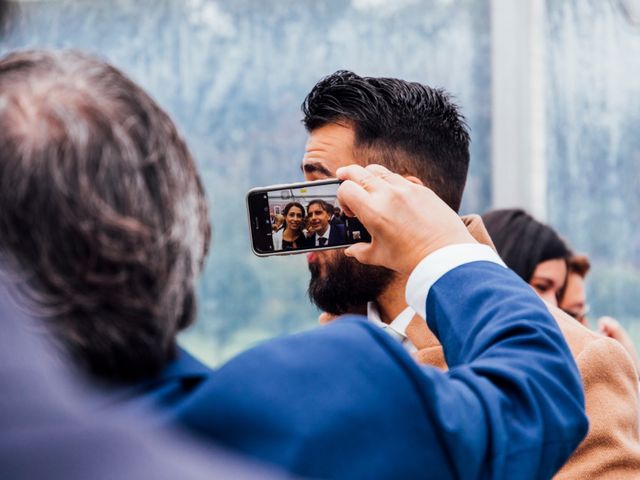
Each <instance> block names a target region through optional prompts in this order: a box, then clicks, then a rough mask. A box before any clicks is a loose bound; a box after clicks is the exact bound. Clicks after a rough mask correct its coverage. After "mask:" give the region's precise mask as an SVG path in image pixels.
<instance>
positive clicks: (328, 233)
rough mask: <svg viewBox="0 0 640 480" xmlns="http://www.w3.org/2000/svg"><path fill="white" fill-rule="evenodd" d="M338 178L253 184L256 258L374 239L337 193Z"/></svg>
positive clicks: (250, 211)
mask: <svg viewBox="0 0 640 480" xmlns="http://www.w3.org/2000/svg"><path fill="white" fill-rule="evenodd" d="M339 185H340V180H336V179H331V180H318V181H315V182H300V183H291V184H286V185H272V186H270V187H260V188H253V189H251V190H249V192H248V193H247V213H248V219H249V231H250V232H251V249H252V250H253V253H255V254H256V255H258V256H268V255H289V254H292V253H303V252H310V251H314V250H329V249H332V248H344V247H348V246H349V245H351V244H353V243H357V242H370V241H371V235H369V232H367V230H366V229H365V228H364V226H363V225H362V224H361V223H360V222H359V221H358V219H357V218H354V217H347V216H346V215H345V214H344V212H343V210H342V207H341V206H340V202H338V197H337V195H336V193H337V191H338V186H339Z"/></svg>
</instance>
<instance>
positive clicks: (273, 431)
mask: <svg viewBox="0 0 640 480" xmlns="http://www.w3.org/2000/svg"><path fill="white" fill-rule="evenodd" d="M380 168H382V167H380V166H378V170H377V171H374V169H373V166H370V167H368V169H364V168H362V167H357V166H355V165H354V166H352V167H351V169H350V170H349V171H347V172H346V173H345V175H344V176H343V177H342V178H343V179H344V180H346V181H345V182H344V183H343V184H342V185H341V187H340V188H339V190H338V197H339V200H340V202H341V205H342V206H343V207H344V208H345V209H347V213H349V212H352V213H356V214H357V215H358V216H359V217H360V219H361V220H362V221H363V223H364V224H365V225H366V226H367V227H368V230H369V231H370V233H371V234H372V236H373V242H372V243H371V244H368V245H369V247H371V248H372V249H373V250H372V251H369V252H368V253H367V252H364V251H362V248H363V244H360V247H351V248H352V249H353V250H350V251H351V252H353V253H354V254H357V255H358V258H360V260H362V261H367V262H371V263H374V264H378V265H384V266H386V267H387V268H390V269H394V270H397V271H399V272H403V275H405V276H408V275H413V277H412V278H414V279H415V281H414V282H413V283H411V284H410V285H413V287H412V288H409V287H408V288H407V294H408V298H410V299H411V300H410V303H411V304H412V305H414V308H416V310H417V311H423V310H424V311H428V312H429V315H430V321H431V322H432V325H436V326H437V327H438V331H439V333H440V334H441V336H442V341H443V348H444V349H445V351H447V352H449V351H452V357H450V361H451V364H452V365H456V366H458V367H459V368H457V369H456V370H455V371H453V370H454V369H452V372H450V373H449V372H442V371H439V370H437V369H435V368H421V367H419V366H418V365H417V364H416V363H415V362H414V361H413V359H412V358H411V357H410V356H409V355H408V354H407V353H406V352H405V351H404V350H403V349H402V348H401V347H400V346H399V345H398V344H397V342H395V341H394V340H393V339H392V338H390V337H389V336H388V335H387V334H385V333H384V332H382V331H381V330H380V329H379V328H378V327H376V326H374V325H371V323H369V322H368V321H367V320H366V319H362V318H358V317H351V318H345V319H342V320H341V321H340V322H334V323H333V324H332V325H329V326H327V327H324V328H317V329H313V330H311V331H308V332H303V333H300V334H298V335H291V336H287V337H283V338H279V339H276V340H273V341H270V342H265V343H263V344H262V345H260V346H257V347H256V348H253V349H251V350H249V351H247V352H245V353H243V354H241V355H239V356H237V357H236V358H234V359H233V360H231V361H230V362H228V363H227V364H226V365H224V366H223V367H221V368H219V369H218V370H216V371H212V370H211V369H209V368H207V367H206V366H205V365H203V364H202V363H200V362H198V361H197V360H196V359H194V358H193V357H190V356H189V355H188V354H187V353H186V352H185V351H184V350H182V349H181V348H179V346H178V345H177V339H176V336H177V334H178V332H179V331H180V330H182V329H184V328H185V327H186V326H188V325H189V324H190V323H191V321H192V320H194V313H195V308H196V299H195V289H196V281H197V277H198V274H199V273H200V270H201V268H202V265H203V262H204V259H205V256H206V252H207V248H208V238H209V233H210V223H209V216H208V213H207V202H206V198H205V193H204V188H203V185H202V182H201V179H200V176H199V174H198V171H197V169H196V165H195V162H194V160H193V158H192V157H191V154H190V152H189V149H188V148H187V146H186V144H185V143H184V141H183V140H182V138H181V137H180V135H179V133H178V132H177V129H176V127H175V125H174V123H173V122H172V120H171V119H170V118H169V116H168V115H167V114H166V113H165V112H164V111H162V109H161V108H160V107H159V106H158V104H157V103H156V102H155V101H154V100H153V99H152V98H150V97H149V96H148V95H147V94H146V93H145V92H144V91H143V90H142V89H141V88H140V87H138V86H137V85H136V84H135V83H134V82H132V81H131V80H130V79H128V78H127V77H126V76H125V75H123V74H122V72H120V71H118V70H117V69H115V68H113V67H111V66H110V65H107V64H105V63H104V62H102V61H100V60H96V59H94V58H91V57H89V56H86V55H82V54H79V53H72V52H46V51H31V52H18V53H14V54H12V55H9V56H8V57H5V58H3V59H0V183H1V185H0V252H3V253H5V252H6V253H7V254H8V255H10V256H11V257H12V262H15V266H16V269H17V271H18V272H19V275H17V276H16V277H15V280H16V281H15V282H14V283H15V286H14V288H18V289H20V291H21V292H22V293H26V292H29V293H30V295H29V296H28V297H29V298H30V299H31V300H32V301H33V303H34V305H35V309H36V310H37V313H38V315H39V316H42V315H45V316H46V318H45V319H44V320H43V321H45V322H46V323H47V324H48V325H49V326H50V327H51V330H52V332H53V335H52V336H54V337H55V338H56V339H57V342H58V343H59V344H60V345H61V347H64V348H65V350H66V351H67V352H68V353H69V354H70V358H71V359H73V361H75V362H76V364H77V365H78V367H80V368H82V369H83V370H84V371H85V372H86V373H87V374H89V375H91V376H92V377H93V378H94V379H96V380H99V381H101V383H102V385H104V386H105V387H106V388H108V389H110V393H111V395H112V398H110V401H109V404H110V405H113V404H116V403H118V400H119V405H120V406H121V407H122V406H124V405H127V407H128V408H131V409H132V410H133V411H134V412H135V413H136V414H139V413H140V411H145V412H153V413H150V414H151V415H153V422H155V423H157V422H160V423H177V424H180V425H183V426H186V427H189V428H191V429H192V430H193V431H195V432H197V433H199V434H201V435H202V437H203V438H206V439H208V440H210V441H212V442H213V443H214V444H216V445H222V446H225V447H227V448H229V449H234V450H236V451H240V452H244V453H246V454H247V455H250V456H252V457H254V458H258V459H262V460H264V461H267V462H270V463H272V464H276V465H280V466H282V467H283V468H285V469H287V470H288V471H290V472H294V473H296V474H300V475H307V476H309V477H312V478H349V479H351V478H367V479H374V478H417V477H423V476H424V473H425V471H427V470H428V471H429V474H430V475H431V476H432V478H478V477H489V476H493V477H496V478H497V477H500V478H548V477H549V476H550V475H552V474H553V472H555V471H556V470H557V469H558V468H559V467H560V466H561V465H562V464H563V462H564V461H565V460H566V458H568V456H569V455H570V454H571V451H572V450H573V448H575V446H576V445H577V444H578V443H579V441H580V440H581V439H582V438H583V436H584V434H585V433H586V429H587V423H586V419H585V417H584V406H583V397H582V393H581V388H580V383H579V378H578V375H577V371H576V368H575V364H574V362H573V361H572V360H571V356H570V352H569V350H568V348H567V346H566V345H565V342H564V341H563V340H562V336H561V334H560V331H559V329H558V328H557V326H556V325H555V323H554V322H553V319H552V318H551V316H550V315H549V313H548V312H547V311H546V309H545V308H544V305H543V304H542V302H541V301H540V300H539V299H537V298H536V297H535V295H534V294H533V293H532V292H531V289H530V288H529V287H527V285H526V284H524V283H523V282H522V281H521V280H519V279H518V278H517V277H516V276H515V275H514V274H513V273H512V272H510V271H509V270H507V269H506V268H504V267H503V266H502V264H501V262H500V259H499V258H498V257H497V255H496V254H495V252H493V251H491V250H490V249H489V248H488V247H485V246H482V245H478V244H477V242H475V241H474V240H473V238H471V237H470V235H469V234H468V232H467V230H466V229H465V228H464V225H463V224H462V223H461V222H460V219H459V218H458V217H457V216H456V215H455V213H454V212H452V211H451V210H450V209H449V208H448V207H447V206H446V204H444V203H443V202H442V201H441V200H440V199H439V198H437V196H435V195H434V194H433V192H431V191H430V190H429V189H427V188H424V187H422V186H418V185H415V184H413V183H411V182H408V181H406V180H405V179H404V178H402V177H400V176H398V175H391V174H390V172H388V171H380ZM410 199H412V200H415V201H417V202H418V205H419V206H420V208H419V209H416V208H413V207H412V205H411V202H410ZM405 206H406V208H404V207H405ZM423 209H427V210H428V212H429V214H428V215H425V214H424V211H423ZM380 219H386V221H383V222H380V221H379V220H380ZM400 231H403V232H404V234H405V235H409V236H411V237H412V239H413V241H412V242H411V244H410V245H409V246H408V247H407V248H404V249H403V251H402V254H401V255H397V254H396V250H397V245H398V244H399V243H400V242H402V240H403V238H402V237H401V236H399V232H400ZM460 249H462V251H465V252H467V254H466V255H457V254H456V255H452V254H451V252H453V253H458V252H459V250H460ZM358 250H360V251H358ZM469 253H471V255H470V254H469ZM443 255H444V260H446V261H444V262H443ZM443 267H444V268H443ZM474 279H475V280H474ZM462 281H466V282H471V283H473V284H474V285H475V286H474V288H470V289H466V290H465V291H463V292H460V294H457V295H456V296H455V301H452V295H451V292H456V289H457V285H458V284H459V282H462ZM28 287H31V288H30V289H29V288H28ZM20 298H22V299H24V295H23V296H22V297H20ZM463 312H472V313H471V314H468V315H463V314H462V313H463ZM293 314H295V312H292V315H293ZM531 318H533V319H536V322H535V323H533V322H529V319H531ZM460 319H464V321H460ZM231 320H232V319H231ZM460 340H463V343H464V346H463V348H457V347H456V344H457V343H458V342H459V341H460ZM504 357H508V358H509V363H508V364H505V363H504V362H502V361H499V362H498V361H496V359H498V360H500V359H502V358H504ZM3 364H4V362H3ZM111 400H113V401H111ZM390 402H391V403H393V406H394V408H393V409H390V408H389V403H390ZM0 403H1V402H0ZM2 405H4V403H2ZM151 407H155V409H152V408H151ZM136 417H137V418H138V420H140V421H142V418H141V417H142V416H141V415H136ZM523 432H526V435H523ZM3 434H4V432H3ZM96 451H100V452H101V450H96ZM372 452H384V455H377V454H372ZM135 453H136V452H135V451H132V455H135ZM222 476H223V477H224V475H222ZM142 477H144V475H142Z"/></svg>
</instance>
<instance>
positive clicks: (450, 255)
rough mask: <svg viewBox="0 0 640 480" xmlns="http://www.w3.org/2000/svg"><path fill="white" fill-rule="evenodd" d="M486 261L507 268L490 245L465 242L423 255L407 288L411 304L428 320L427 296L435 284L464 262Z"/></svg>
mask: <svg viewBox="0 0 640 480" xmlns="http://www.w3.org/2000/svg"><path fill="white" fill-rule="evenodd" d="M482 261H485V262H493V263H497V264H498V265H502V266H503V267H505V268H506V265H505V264H504V262H503V261H502V259H501V258H500V257H499V256H498V254H497V253H496V252H495V251H494V250H493V249H492V248H491V247H489V246H488V245H482V244H480V243H464V244H458V245H449V246H447V247H443V248H441V249H439V250H436V251H435V252H433V253H432V254H430V255H428V256H427V257H425V258H423V259H422V261H421V262H420V263H419V264H418V265H417V266H416V268H414V269H413V271H412V272H411V275H410V276H409V281H408V282H407V287H406V290H405V298H406V300H407V304H408V305H409V306H410V307H411V308H413V309H414V310H415V311H416V313H417V314H418V315H420V316H421V317H422V318H424V319H425V320H426V319H427V314H426V310H427V296H428V295H429V290H430V289H431V287H432V286H433V284H434V283H436V282H437V281H438V280H439V279H440V277H442V276H443V275H444V274H445V273H447V272H449V271H451V270H453V269H454V268H456V267H459V266H460V265H464V264H465V263H471V262H482Z"/></svg>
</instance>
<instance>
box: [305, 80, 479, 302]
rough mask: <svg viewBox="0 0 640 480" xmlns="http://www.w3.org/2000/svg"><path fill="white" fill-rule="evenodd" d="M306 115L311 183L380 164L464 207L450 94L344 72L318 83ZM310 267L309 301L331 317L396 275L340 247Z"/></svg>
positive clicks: (465, 157) (463, 165)
mask: <svg viewBox="0 0 640 480" xmlns="http://www.w3.org/2000/svg"><path fill="white" fill-rule="evenodd" d="M302 111H303V114H304V120H303V122H304V125H305V127H306V129H307V131H308V132H309V139H308V141H307V146H306V152H305V156H304V159H303V162H302V168H303V170H304V173H305V178H306V179H307V180H318V179H322V178H327V177H333V176H335V172H336V170H337V169H338V168H339V167H341V166H345V165H349V164H353V163H357V164H360V165H368V164H371V163H379V164H381V165H384V166H386V167H387V168H389V169H390V170H392V171H395V172H397V173H400V174H403V175H405V176H409V177H414V178H415V179H417V180H419V181H421V182H422V183H424V184H425V185H427V186H428V187H430V188H431V189H432V190H433V191H434V192H436V193H437V194H438V195H439V196H440V197H441V198H442V199H443V200H444V201H445V202H447V204H448V205H449V206H450V207H451V208H453V209H454V210H458V209H459V207H460V202H461V200H462V192H463V190H464V185H465V181H466V177H467V170H468V166H469V133H468V131H467V126H466V124H465V120H464V118H463V117H462V115H461V114H460V112H459V111H458V107H457V106H456V105H455V104H454V103H452V101H451V99H450V97H449V96H448V95H447V93H446V92H444V91H442V90H438V89H434V88H430V87H427V86H425V85H421V84H419V83H413V82H406V81H403V80H398V79H394V78H372V77H359V76H358V75H356V74H354V73H352V72H346V71H339V72H336V73H334V74H333V75H330V76H328V77H326V78H324V79H322V80H320V82H318V84H316V86H315V87H314V88H313V89H312V90H311V92H310V93H309V94H308V95H307V98H306V99H305V101H304V103H303V104H302ZM407 241H411V240H410V239H407ZM309 268H310V269H311V282H310V285H309V295H310V297H311V299H312V300H313V301H314V302H315V303H316V305H318V307H319V308H321V309H322V310H324V311H327V312H329V313H333V314H341V313H345V312H350V311H356V310H359V309H361V308H362V306H363V305H365V304H366V303H367V302H369V301H373V300H375V299H376V298H378V296H379V295H380V294H381V293H382V292H383V291H384V289H385V288H386V287H387V286H388V285H389V283H390V281H391V279H392V278H393V273H392V272H391V271H389V270H386V269H384V268H380V267H369V266H364V265H361V264H359V263H358V262H357V261H356V260H353V259H349V258H347V257H345V256H344V254H343V253H342V251H337V250H333V251H328V252H318V253H314V254H311V255H309Z"/></svg>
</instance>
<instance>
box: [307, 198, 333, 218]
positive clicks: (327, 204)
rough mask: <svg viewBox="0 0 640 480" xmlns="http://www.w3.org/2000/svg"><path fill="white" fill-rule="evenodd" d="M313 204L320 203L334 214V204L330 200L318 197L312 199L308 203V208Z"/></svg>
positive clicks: (325, 209) (326, 210)
mask: <svg viewBox="0 0 640 480" xmlns="http://www.w3.org/2000/svg"><path fill="white" fill-rule="evenodd" d="M313 204H317V205H320V208H322V209H323V210H324V211H325V212H327V213H328V214H329V215H333V205H331V204H330V203H329V202H326V201H324V200H322V199H320V198H316V199H314V200H311V201H310V202H309V203H308V204H307V209H309V207H311V205H313Z"/></svg>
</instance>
